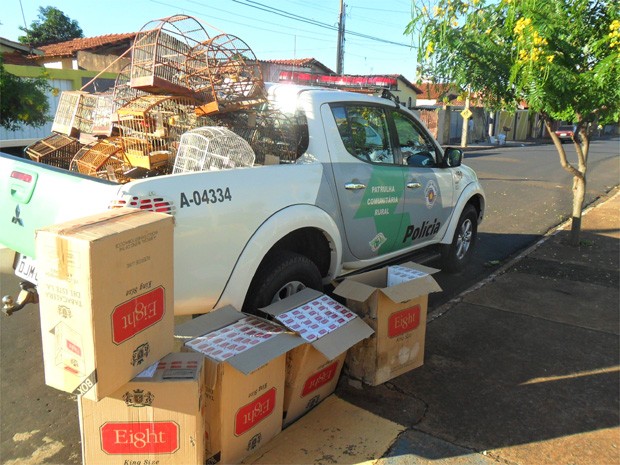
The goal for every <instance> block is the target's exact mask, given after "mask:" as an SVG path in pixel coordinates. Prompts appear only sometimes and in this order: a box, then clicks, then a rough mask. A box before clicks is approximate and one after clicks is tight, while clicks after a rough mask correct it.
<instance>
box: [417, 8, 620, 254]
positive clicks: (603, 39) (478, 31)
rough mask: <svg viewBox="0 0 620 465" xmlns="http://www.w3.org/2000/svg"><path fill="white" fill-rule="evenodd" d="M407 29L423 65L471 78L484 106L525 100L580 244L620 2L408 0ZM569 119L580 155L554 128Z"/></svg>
mask: <svg viewBox="0 0 620 465" xmlns="http://www.w3.org/2000/svg"><path fill="white" fill-rule="evenodd" d="M413 11H414V13H413V17H412V21H411V22H410V24H409V25H408V27H407V30H406V33H408V34H413V35H414V36H417V37H418V38H419V48H418V51H419V54H418V61H419V65H420V70H421V73H423V75H432V76H433V77H434V78H435V79H436V80H437V81H438V82H446V83H448V82H449V83H454V84H457V85H459V86H461V87H462V88H465V87H467V86H469V88H470V89H471V91H472V93H474V95H476V96H478V97H479V98H480V100H482V102H483V103H484V104H485V105H486V106H488V107H489V108H491V109H508V110H510V109H515V108H516V105H517V104H518V103H519V102H522V101H525V102H527V104H528V105H529V108H530V109H531V110H533V111H535V112H538V113H539V114H540V115H541V116H542V119H543V121H544V125H545V126H546V128H547V132H548V133H549V134H550V136H551V139H552V140H553V143H554V145H555V147H556V149H557V152H558V156H559V160H560V164H561V166H562V167H563V168H564V169H565V170H566V171H567V172H568V173H570V174H571V175H572V177H573V183H572V190H573V208H572V224H571V235H570V243H571V245H578V244H579V234H580V230H581V212H582V209H583V202H584V198H585V192H586V173H587V167H588V151H589V147H590V131H589V128H591V127H593V126H594V127H596V125H598V124H605V123H609V122H617V121H618V119H619V118H620V85H619V84H618V83H619V82H620V16H619V14H620V3H619V2H617V1H615V0H499V1H488V0H428V1H424V0H422V1H420V0H414V8H413ZM557 121H568V122H574V123H575V125H576V131H575V135H574V137H573V145H574V147H575V150H576V152H577V161H576V163H575V162H571V161H569V159H568V157H567V154H566V151H565V148H564V146H563V145H562V143H561V141H560V140H559V139H558V137H557V136H556V135H555V134H554V132H553V128H554V127H555V123H556V122H557Z"/></svg>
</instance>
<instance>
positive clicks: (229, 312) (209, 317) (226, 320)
mask: <svg viewBox="0 0 620 465" xmlns="http://www.w3.org/2000/svg"><path fill="white" fill-rule="evenodd" d="M245 316H246V315H245V314H244V313H241V312H240V311H239V310H237V309H236V308H235V307H233V306H232V305H227V306H225V307H222V308H220V309H217V310H214V311H212V312H209V313H206V314H204V315H201V316H199V317H198V318H194V319H192V320H189V321H186V322H185V323H182V324H180V325H178V326H177V327H176V328H174V338H175V339H180V340H181V341H182V342H183V343H185V342H187V341H189V340H191V339H195V338H197V337H200V336H203V335H205V334H207V333H209V332H211V331H215V330H218V329H220V328H223V327H224V326H228V325H230V324H232V323H234V322H235V321H238V320H240V319H241V318H245Z"/></svg>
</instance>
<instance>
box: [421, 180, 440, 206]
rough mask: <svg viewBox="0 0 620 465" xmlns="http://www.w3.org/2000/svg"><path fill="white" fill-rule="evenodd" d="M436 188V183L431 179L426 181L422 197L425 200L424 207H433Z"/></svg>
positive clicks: (435, 198)
mask: <svg viewBox="0 0 620 465" xmlns="http://www.w3.org/2000/svg"><path fill="white" fill-rule="evenodd" d="M437 195H438V189H437V184H435V181H433V180H432V179H431V180H430V181H428V182H427V183H426V188H425V189H424V199H425V200H426V208H429V209H430V208H433V205H435V200H437Z"/></svg>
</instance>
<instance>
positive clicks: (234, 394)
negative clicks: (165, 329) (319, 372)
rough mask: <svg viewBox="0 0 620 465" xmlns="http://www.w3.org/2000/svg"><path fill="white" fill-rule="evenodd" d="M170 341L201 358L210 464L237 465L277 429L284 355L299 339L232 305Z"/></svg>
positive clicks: (180, 328) (199, 320)
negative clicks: (204, 383) (233, 464)
mask: <svg viewBox="0 0 620 465" xmlns="http://www.w3.org/2000/svg"><path fill="white" fill-rule="evenodd" d="M175 337H177V338H180V339H184V340H186V341H187V342H185V345H184V350H193V351H197V352H200V353H201V354H203V355H204V356H205V369H206V380H207V381H206V385H207V401H206V409H207V419H206V430H207V446H206V447H207V457H208V460H209V463H224V464H231V463H238V462H240V461H241V460H243V459H244V458H245V457H246V456H248V455H249V454H251V453H252V452H253V451H254V450H256V449H258V448H259V447H260V446H262V445H263V444H265V443H267V442H268V441H269V440H270V439H272V438H273V437H274V436H276V435H277V434H278V433H279V432H280V431H281V430H282V407H283V400H284V373H285V363H286V353H287V352H288V351H289V350H291V349H293V348H295V347H297V346H299V345H301V344H303V340H302V339H301V338H300V337H298V336H296V335H293V334H290V333H288V332H287V331H286V329H285V328H283V327H282V326H279V325H276V324H274V323H271V322H269V321H266V320H262V319H260V318H257V317H254V316H250V315H246V314H244V313H241V312H239V311H237V310H236V309H234V308H233V307H231V306H226V307H223V308H221V309H218V310H214V311H212V312H209V313H207V314H205V315H202V316H200V317H198V318H195V319H194V320H191V321H189V322H187V323H184V324H182V325H179V326H177V328H176V329H175Z"/></svg>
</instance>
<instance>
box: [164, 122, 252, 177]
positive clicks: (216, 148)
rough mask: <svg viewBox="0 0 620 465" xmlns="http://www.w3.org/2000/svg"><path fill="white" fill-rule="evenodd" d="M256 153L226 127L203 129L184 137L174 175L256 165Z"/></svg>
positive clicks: (190, 132)
mask: <svg viewBox="0 0 620 465" xmlns="http://www.w3.org/2000/svg"><path fill="white" fill-rule="evenodd" d="M253 164H254V151H253V150H252V147H250V144H248V143H247V142H246V141H245V140H244V139H243V138H242V137H240V136H238V135H237V134H235V133H234V132H232V131H231V130H230V129H227V128H224V127H201V128H196V129H192V130H191V131H188V132H186V133H185V134H183V135H182V136H181V141H180V143H179V149H178V151H177V155H176V159H175V162H174V169H173V170H172V172H173V173H187V172H193V171H215V170H224V169H232V168H240V167H246V166H252V165H253Z"/></svg>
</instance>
